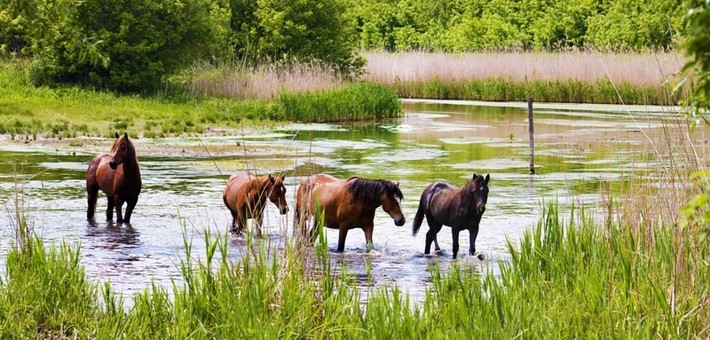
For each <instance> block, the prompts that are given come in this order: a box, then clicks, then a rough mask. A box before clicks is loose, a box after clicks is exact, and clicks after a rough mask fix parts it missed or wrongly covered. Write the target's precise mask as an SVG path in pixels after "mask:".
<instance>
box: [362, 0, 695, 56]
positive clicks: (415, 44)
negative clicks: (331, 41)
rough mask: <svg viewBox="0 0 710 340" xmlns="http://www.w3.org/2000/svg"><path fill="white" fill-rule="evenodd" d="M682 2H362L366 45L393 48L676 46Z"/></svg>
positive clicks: (620, 48)
mask: <svg viewBox="0 0 710 340" xmlns="http://www.w3.org/2000/svg"><path fill="white" fill-rule="evenodd" d="M686 11H687V8H686V6H684V2H683V1H682V0H644V1H638V0H569V1H559V0H455V1H427V0H361V1H357V3H356V4H354V5H353V7H352V9H351V10H350V15H353V16H354V17H355V20H356V22H357V34H358V37H359V41H360V46H359V47H361V48H363V49H368V50H370V49H383V50H387V51H408V50H412V49H416V50H434V51H446V52H464V51H477V50H525V51H528V50H545V51H557V50H567V49H584V48H595V49H600V50H607V51H641V50H647V49H651V50H668V49H673V48H674V47H675V45H676V44H677V42H678V41H679V38H680V33H681V25H682V17H683V14H684V13H685V12H686Z"/></svg>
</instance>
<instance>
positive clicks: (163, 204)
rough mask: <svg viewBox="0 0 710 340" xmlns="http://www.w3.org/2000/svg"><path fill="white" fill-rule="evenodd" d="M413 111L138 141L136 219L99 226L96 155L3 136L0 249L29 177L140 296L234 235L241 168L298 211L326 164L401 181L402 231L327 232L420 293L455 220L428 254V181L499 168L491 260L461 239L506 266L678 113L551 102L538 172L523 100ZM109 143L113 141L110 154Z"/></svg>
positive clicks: (342, 172)
mask: <svg viewBox="0 0 710 340" xmlns="http://www.w3.org/2000/svg"><path fill="white" fill-rule="evenodd" d="M507 106H511V107H507ZM403 108H404V110H405V111H406V113H407V114H406V116H405V117H404V118H401V119H398V120H394V121H386V122H378V123H369V124H358V125H323V124H304V125H300V124H293V125H289V126H285V127H281V128H278V129H275V130H269V131H258V132H256V133H251V134H249V135H242V136H230V137H204V138H202V139H201V140H199V141H197V140H196V139H192V138H181V139H167V140H149V139H136V140H134V143H135V144H136V147H137V149H138V152H139V160H140V165H141V172H142V177H143V191H142V193H141V195H140V198H139V202H138V205H137V207H136V210H135V212H134V215H133V218H132V225H131V226H130V227H127V226H116V225H114V224H113V223H110V222H109V223H107V222H105V221H103V219H104V218H103V216H105V213H104V210H105V208H106V199H105V196H104V195H103V194H101V196H100V198H99V202H98V207H97V221H98V222H97V224H96V225H90V224H89V223H87V221H86V192H85V189H84V187H85V184H84V177H85V172H86V168H87V165H88V162H89V160H90V159H91V158H92V157H93V156H94V155H95V154H94V153H93V152H92V153H89V152H87V151H86V150H83V151H82V150H81V148H71V147H68V148H60V149H56V150H55V149H47V148H44V149H42V148H39V149H37V148H23V147H18V144H14V143H7V142H6V143H4V144H0V208H1V209H2V211H1V212H0V227H1V228H2V232H1V234H0V237H1V242H0V257H2V258H4V256H5V255H6V252H7V249H9V247H10V246H11V244H12V242H13V237H14V234H13V228H12V226H13V225H14V217H13V216H14V211H15V200H14V198H13V190H14V187H15V185H16V184H15V183H16V180H15V173H17V180H18V182H19V183H20V184H21V186H22V202H21V203H22V204H23V205H24V207H25V210H26V211H27V214H28V217H29V221H30V224H31V225H32V226H33V227H34V228H35V230H36V231H37V232H38V233H39V234H40V235H41V236H42V237H43V238H44V239H46V240H48V241H52V242H60V241H66V242H69V243H70V244H77V243H79V244H80V245H81V249H82V263H83V264H84V265H85V266H86V272H87V275H88V276H89V277H91V278H92V279H97V280H102V281H105V280H109V279H110V280H111V284H112V286H113V287H114V289H115V290H116V291H118V292H122V293H124V294H125V295H126V296H127V297H130V296H131V295H132V294H133V293H134V292H136V291H139V290H142V289H144V288H145V287H146V286H147V285H148V284H150V282H151V281H155V282H156V283H157V284H158V285H163V286H166V287H168V286H170V279H171V278H174V279H177V280H178V281H179V279H180V269H179V263H180V261H181V260H182V259H183V258H184V239H185V237H186V238H187V239H192V240H193V252H192V253H193V255H194V256H204V242H203V241H202V239H201V237H202V235H203V233H204V230H205V229H209V230H210V231H212V232H213V233H217V232H221V233H224V232H226V230H227V228H228V224H229V221H230V218H231V217H230V215H229V212H228V211H227V209H226V208H225V207H224V205H223V203H222V190H223V189H224V186H225V184H226V179H227V177H228V176H229V174H230V173H231V172H233V171H235V170H238V169H243V168H248V169H251V170H256V171H257V172H260V173H264V172H275V173H283V174H286V176H287V179H286V184H287V189H288V193H287V198H288V200H289V203H290V206H291V211H293V197H294V193H295V192H296V189H297V184H298V183H299V182H300V180H301V179H302V178H303V177H304V176H306V175H308V174H311V173H315V172H322V171H325V172H329V173H331V174H333V175H335V176H337V177H343V178H345V177H349V176H360V177H366V178H383V179H388V180H398V181H400V188H401V189H402V191H403V193H404V196H405V197H404V201H403V209H404V213H405V216H406V217H407V223H406V224H405V225H404V226H403V227H396V226H395V225H394V223H393V221H392V220H391V219H390V218H389V216H388V215H387V214H386V213H385V212H383V211H382V210H381V209H379V210H378V212H377V214H376V218H375V231H374V243H375V245H374V250H373V251H371V252H370V253H367V252H366V248H365V240H364V235H363V233H362V231H360V230H351V231H350V233H349V234H348V238H347V242H346V245H345V247H346V250H345V252H344V253H342V254H338V253H335V252H334V249H335V246H336V243H337V237H338V235H337V231H334V230H328V231H327V236H328V244H329V246H330V248H331V251H332V255H333V257H334V259H335V261H337V262H345V263H347V266H348V268H349V270H350V271H353V272H355V273H357V274H361V275H364V273H365V272H366V265H365V262H369V263H371V273H372V275H373V277H374V282H375V283H376V284H389V283H394V284H397V285H398V286H399V287H401V288H404V289H406V290H407V291H408V292H409V293H410V294H411V295H412V296H413V297H414V298H415V299H421V298H423V296H424V295H423V293H424V289H425V287H426V285H427V284H428V282H429V280H430V275H429V273H428V271H427V265H428V264H429V263H430V262H432V261H434V262H436V263H438V264H439V265H440V266H442V267H445V266H447V265H448V264H449V263H450V261H451V260H450V256H451V244H452V242H451V233H450V229H449V228H444V229H442V231H441V233H440V234H439V241H440V244H441V246H442V248H443V249H444V254H443V255H442V256H423V254H422V252H423V250H424V235H425V233H426V231H427V230H428V227H427V226H426V222H425V223H424V225H423V226H422V229H421V230H420V233H419V234H418V235H417V236H416V237H413V236H412V235H411V220H412V219H413V217H414V214H415V213H416V209H417V205H418V201H419V195H420V194H421V192H422V190H423V189H424V188H425V187H426V186H427V185H428V184H429V183H431V182H433V181H435V180H438V179H445V180H448V181H451V182H452V183H454V184H456V185H462V184H463V183H464V182H465V181H466V180H467V179H468V178H470V177H471V175H472V174H473V173H474V172H475V173H483V174H486V173H489V174H490V175H491V182H490V195H489V199H488V206H487V210H486V213H485V215H484V217H483V220H482V222H481V229H480V233H479V236H478V240H477V242H476V248H477V250H478V251H480V252H482V253H484V254H485V255H486V259H485V260H484V261H479V260H475V259H473V258H472V257H469V256H467V255H466V254H467V252H468V251H467V249H468V233H466V232H463V233H461V235H460V242H461V250H460V254H463V259H462V261H468V262H469V263H471V264H472V265H474V266H477V267H480V268H484V267H489V265H490V268H491V269H493V270H495V267H496V266H495V264H496V263H497V262H498V261H507V260H508V259H509V254H508V252H507V246H506V239H510V240H511V241H512V242H516V241H517V240H518V238H519V237H521V235H522V233H523V232H524V231H525V230H526V229H528V228H530V227H531V226H532V225H533V224H535V223H536V222H537V220H538V218H539V217H540V214H541V210H542V205H543V202H551V201H555V200H558V201H559V202H560V203H561V205H562V206H563V207H564V206H568V205H569V204H570V202H575V204H578V203H583V204H587V205H589V206H591V207H595V206H596V204H597V203H598V202H599V200H600V190H601V187H602V186H603V185H604V183H608V184H609V185H611V186H612V187H613V186H614V185H616V184H619V183H620V181H622V180H623V179H624V178H625V177H626V176H627V175H628V174H629V173H630V172H633V171H635V170H636V169H641V168H648V167H653V166H655V165H654V162H655V161H654V158H655V157H654V156H653V153H652V152H651V151H649V150H652V147H651V146H650V143H649V141H654V140H655V138H657V137H658V136H660V135H662V134H663V123H662V121H661V117H664V116H667V114H666V113H663V110H661V109H659V108H639V107H634V108H630V109H632V110H633V111H634V113H632V114H630V113H628V112H613V111H615V110H618V109H619V108H618V107H613V106H599V105H594V106H584V105H539V106H537V109H536V116H535V131H536V139H535V143H536V144H535V146H536V151H535V154H536V159H535V164H536V172H537V174H536V175H534V176H531V175H529V171H528V169H529V168H528V138H527V136H528V126H527V110H526V109H525V104H524V103H519V104H505V105H502V104H491V103H462V102H450V103H445V102H438V103H434V102H432V103H428V102H417V101H404V102H403ZM654 110H655V111H657V112H653V111H654ZM604 111H606V112H604ZM694 136H696V138H698V139H699V141H700V146H699V151H700V154H701V155H707V142H706V141H707V128H704V130H703V129H699V130H698V131H696V132H695V134H694ZM197 142H199V143H201V144H204V147H205V150H206V151H205V154H204V155H202V156H192V157H184V156H182V155H181V154H180V153H178V152H172V153H174V154H171V152H165V154H162V155H157V156H156V155H141V154H140V150H141V144H144V145H148V144H156V143H157V144H160V143H165V144H167V145H169V144H180V143H184V144H185V145H188V144H194V143H197ZM703 142H704V143H705V144H704V146H703ZM110 143H111V141H110V140H106V147H105V151H108V150H109V148H110ZM224 145H230V146H234V145H240V146H244V148H245V150H246V149H248V150H249V151H245V152H243V153H241V154H233V155H230V156H221V157H211V156H210V154H208V151H209V150H210V149H212V150H215V149H217V148H219V147H220V146H224ZM277 146H278V147H277ZM284 146H285V148H284ZM168 150H170V149H169V148H168ZM254 150H267V151H254ZM220 172H221V173H220ZM290 218H291V215H290V214H289V215H287V216H281V215H278V213H277V211H276V208H275V207H274V206H273V205H269V206H268V208H267V213H266V219H265V225H266V227H267V229H266V230H267V231H268V234H269V236H268V242H272V243H273V244H276V245H278V244H280V243H281V244H282V243H283V242H284V240H285V239H286V238H287V237H290V228H291V227H290V226H291V224H292V222H291V220H290ZM243 244H244V242H243V241H242V240H239V239H237V238H235V237H231V239H230V257H234V259H238V258H239V254H240V252H241V251H243ZM0 271H4V266H2V269H0Z"/></svg>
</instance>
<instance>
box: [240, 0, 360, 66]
mask: <svg viewBox="0 0 710 340" xmlns="http://www.w3.org/2000/svg"><path fill="white" fill-rule="evenodd" d="M257 4H258V6H257V8H256V12H255V13H254V15H255V17H256V19H257V21H258V23H259V25H258V27H259V30H260V32H259V36H258V50H259V54H260V55H262V56H267V57H272V58H274V59H277V60H279V59H282V58H284V57H285V58H287V59H289V58H292V57H293V58H296V59H299V60H300V61H302V62H304V61H305V62H312V61H315V62H323V63H325V64H327V65H330V66H332V67H333V68H335V69H336V71H338V72H339V73H341V74H344V75H347V74H351V73H353V72H357V71H358V70H359V69H361V68H362V66H364V61H363V60H362V59H361V58H359V57H358V56H357V55H356V53H355V48H354V47H355V36H354V34H353V29H352V25H351V23H350V22H349V21H347V19H346V16H345V8H346V7H345V4H344V3H343V2H341V1H339V0H258V1H257Z"/></svg>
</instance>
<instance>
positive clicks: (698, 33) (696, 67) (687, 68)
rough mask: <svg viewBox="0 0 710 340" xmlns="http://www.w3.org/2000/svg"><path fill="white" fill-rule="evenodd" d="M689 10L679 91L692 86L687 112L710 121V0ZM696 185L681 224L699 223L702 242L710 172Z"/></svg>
mask: <svg viewBox="0 0 710 340" xmlns="http://www.w3.org/2000/svg"><path fill="white" fill-rule="evenodd" d="M687 3H688V4H689V10H688V12H687V13H686V15H685V17H684V18H683V23H684V25H685V29H686V36H687V38H686V41H685V43H684V47H685V54H686V56H687V57H688V58H689V59H688V61H687V63H686V64H685V65H684V66H683V71H684V72H686V74H687V76H686V78H685V80H684V81H683V82H682V83H681V84H680V85H678V87H677V88H676V90H682V89H683V88H684V86H689V87H690V93H691V97H690V100H689V101H688V102H687V103H685V108H684V112H685V113H686V114H687V115H688V116H690V118H691V119H692V120H691V123H692V124H696V122H697V121H698V120H700V119H701V118H702V119H703V120H704V121H705V123H706V124H710V120H709V119H708V111H709V110H710V1H701V0H688V1H687ZM694 180H695V182H696V183H695V184H696V186H697V187H698V188H700V192H699V193H698V194H697V195H696V196H694V197H693V198H692V199H691V200H690V201H689V202H688V204H687V205H686V206H685V207H684V208H683V210H682V211H681V220H680V221H679V224H680V225H681V226H682V227H685V228H693V227H696V226H700V228H701V230H702V241H701V243H703V244H706V243H707V241H706V239H707V237H708V236H709V235H710V203H708V202H710V172H708V171H699V172H698V173H697V174H696V176H695V178H694Z"/></svg>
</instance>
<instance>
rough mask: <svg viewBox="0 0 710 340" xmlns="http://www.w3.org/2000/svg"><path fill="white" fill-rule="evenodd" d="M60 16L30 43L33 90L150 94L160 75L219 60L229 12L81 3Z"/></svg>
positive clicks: (200, 6) (213, 5) (212, 4)
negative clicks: (70, 86)
mask: <svg viewBox="0 0 710 340" xmlns="http://www.w3.org/2000/svg"><path fill="white" fill-rule="evenodd" d="M47 2H48V3H51V2H52V1H47ZM62 9H63V10H64V14H65V15H63V16H61V17H59V18H57V20H55V21H54V22H52V23H51V26H50V32H55V33H53V34H50V35H49V36H48V37H45V38H42V39H35V41H34V42H33V52H34V53H35V60H34V63H33V72H32V74H33V78H34V79H35V80H36V81H38V82H40V83H52V82H60V83H67V82H68V83H80V84H86V85H91V86H94V87H97V88H108V89H111V90H117V91H121V92H144V91H155V90H156V89H158V88H159V86H160V84H161V79H162V77H163V76H165V75H168V74H171V73H173V72H176V71H177V70H179V69H181V68H183V67H185V66H188V65H189V64H190V63H192V62H193V61H195V60H197V59H201V58H210V57H214V56H215V55H216V54H217V53H219V43H220V42H221V40H225V38H226V34H227V32H228V31H229V30H228V28H227V27H224V26H226V25H228V16H229V12H228V11H227V9H226V8H224V7H223V6H221V4H220V3H219V2H218V1H213V0H190V1H172V0H153V1H143V0H86V1H82V2H75V3H72V5H71V6H69V5H67V6H64V7H63V8H62Z"/></svg>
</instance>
